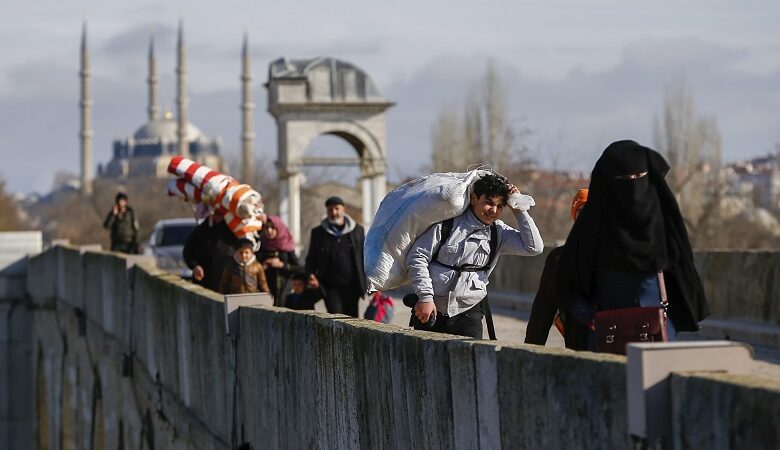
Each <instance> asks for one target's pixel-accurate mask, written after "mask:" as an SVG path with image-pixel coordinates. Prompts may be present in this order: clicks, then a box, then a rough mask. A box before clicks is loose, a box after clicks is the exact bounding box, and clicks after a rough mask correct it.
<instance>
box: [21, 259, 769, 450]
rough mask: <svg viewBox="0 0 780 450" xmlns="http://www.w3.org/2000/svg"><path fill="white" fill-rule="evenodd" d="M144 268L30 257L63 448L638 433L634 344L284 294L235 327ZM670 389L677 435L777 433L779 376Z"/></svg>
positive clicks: (50, 403) (605, 442)
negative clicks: (446, 323) (301, 302)
mask: <svg viewBox="0 0 780 450" xmlns="http://www.w3.org/2000/svg"><path fill="white" fill-rule="evenodd" d="M528 259H531V258H528ZM129 265H130V261H128V259H127V258H125V257H123V256H121V255H116V254H110V253H104V252H91V251H86V252H82V251H80V250H79V249H78V248H72V247H62V246H61V247H56V248H53V249H49V250H47V251H46V252H44V253H42V254H40V255H38V256H36V257H33V258H31V259H30V264H29V266H28V267H29V272H28V284H27V286H28V294H29V295H30V297H31V299H32V302H33V304H34V305H35V306H34V307H35V319H34V330H33V334H34V341H35V348H34V352H35V354H36V355H37V357H36V361H37V362H36V364H35V367H34V370H33V372H34V373H33V374H31V376H32V377H33V378H32V379H34V380H36V382H35V383H34V385H35V386H36V388H35V390H36V392H35V399H36V405H37V412H38V417H39V420H38V427H37V436H38V439H46V440H47V442H49V443H56V444H58V445H53V446H52V447H50V448H62V447H67V445H65V444H72V447H73V448H87V447H89V443H90V442H91V441H90V440H93V441H94V442H102V443H103V444H104V445H105V447H106V448H117V447H118V446H119V442H120V441H121V442H122V445H123V448H140V447H141V443H145V445H146V446H147V447H148V448H151V447H154V448H188V447H191V448H205V449H211V448H213V449H222V448H230V447H231V446H233V445H238V444H241V443H249V444H251V445H252V448H302V447H303V448H426V449H430V448H485V449H487V448H490V449H495V448H572V447H576V448H629V447H630V446H631V440H630V438H629V436H628V434H627V404H626V368H625V359H624V358H623V357H620V356H613V355H599V354H593V353H587V352H581V353H575V352H571V351H568V350H562V349H550V348H543V347H534V346H524V345H509V344H506V343H502V342H500V341H499V342H488V341H479V342H478V341H473V340H467V339H462V338H458V337H455V336H448V335H441V334H431V333H425V332H418V331H413V330H409V329H405V328H400V327H396V326H392V325H383V324H378V323H375V322H370V321H365V320H362V319H353V318H347V317H344V316H339V315H330V314H324V313H317V312H298V311H291V310H285V309H280V308H274V307H260V308H247V309H242V310H241V311H240V333H241V334H240V335H239V336H238V337H236V338H231V337H228V336H226V334H225V325H224V317H223V306H222V302H221V296H219V295H217V294H215V293H212V292H210V291H207V290H205V289H202V288H200V287H197V286H194V285H192V284H190V283H187V282H185V281H182V280H180V279H177V278H176V277H173V276H170V275H166V274H165V273H163V272H161V271H159V270H157V269H154V268H152V267H149V266H144V265H142V264H141V265H135V266H133V267H132V268H128V266H129ZM671 395H672V400H673V401H672V404H673V411H671V412H670V414H672V415H673V417H675V418H678V419H679V420H680V423H681V424H684V426H679V427H677V428H676V429H675V433H676V434H675V448H728V447H730V446H731V447H734V446H733V445H732V444H734V443H738V444H739V445H737V447H741V448H772V447H776V444H777V443H778V442H780V430H778V429H777V427H773V426H764V425H766V423H767V420H771V418H776V417H780V383H778V382H776V381H769V380H761V379H757V378H753V377H738V376H725V375H697V374H686V375H680V376H675V380H674V381H673V383H672V390H671ZM724 427H725V428H724ZM716 428H717V429H727V430H728V439H726V438H725V437H724V435H723V433H720V432H719V433H713V431H712V430H714V429H716ZM692 443H694V444H695V445H693V444H692Z"/></svg>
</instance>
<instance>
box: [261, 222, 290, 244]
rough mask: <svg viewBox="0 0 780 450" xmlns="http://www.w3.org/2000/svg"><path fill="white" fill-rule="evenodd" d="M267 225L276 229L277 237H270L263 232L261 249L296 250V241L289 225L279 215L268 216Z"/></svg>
mask: <svg viewBox="0 0 780 450" xmlns="http://www.w3.org/2000/svg"><path fill="white" fill-rule="evenodd" d="M266 226H271V227H273V228H274V229H275V230H276V237H275V238H273V239H269V238H268V236H267V235H266V234H265V233H263V234H262V236H261V242H262V244H261V246H260V251H263V252H292V251H295V241H294V240H293V238H292V235H291V234H290V230H289V229H288V228H287V225H285V224H284V222H282V219H281V217H279V216H268V220H267V221H266Z"/></svg>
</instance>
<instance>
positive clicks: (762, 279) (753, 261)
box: [490, 248, 780, 325]
mask: <svg viewBox="0 0 780 450" xmlns="http://www.w3.org/2000/svg"><path fill="white" fill-rule="evenodd" d="M550 250H552V248H547V249H545V251H544V253H543V254H541V255H539V256H533V257H527V256H502V257H501V259H500V260H499V263H498V266H496V269H495V270H494V272H493V275H492V276H491V282H490V289H493V290H496V291H505V292H536V290H537V289H538V288H539V278H540V277H541V274H542V270H543V269H544V262H545V259H546V258H547V255H548V254H549V253H550ZM694 260H695V263H696V268H697V270H698V271H699V276H700V277H701V280H702V283H703V284H704V290H705V293H706V295H707V300H708V301H709V304H710V310H711V313H712V316H713V317H720V318H728V319H745V320H752V321H757V322H766V323H770V324H774V325H780V301H778V299H780V251H758V250H756V251H749V250H746V251H732V250H723V251H716V250H708V251H697V252H694Z"/></svg>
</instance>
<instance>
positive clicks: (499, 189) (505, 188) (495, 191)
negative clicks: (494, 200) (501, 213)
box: [474, 173, 509, 201]
mask: <svg viewBox="0 0 780 450" xmlns="http://www.w3.org/2000/svg"><path fill="white" fill-rule="evenodd" d="M474 194H475V195H476V196H477V198H479V197H482V196H483V195H484V196H486V197H487V198H491V197H495V196H500V197H501V198H503V199H504V201H506V200H507V198H508V197H509V181H507V179H506V178H504V177H502V176H501V175H498V174H494V173H490V174H487V175H485V176H483V177H482V178H480V179H479V180H477V181H476V182H474Z"/></svg>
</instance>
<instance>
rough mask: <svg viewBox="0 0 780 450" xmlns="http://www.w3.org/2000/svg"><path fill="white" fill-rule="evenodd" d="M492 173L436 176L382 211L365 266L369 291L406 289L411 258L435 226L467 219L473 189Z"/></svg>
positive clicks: (394, 195) (398, 192)
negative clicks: (408, 258) (419, 240)
mask: <svg viewBox="0 0 780 450" xmlns="http://www.w3.org/2000/svg"><path fill="white" fill-rule="evenodd" d="M488 173H491V172H489V171H487V170H472V171H471V172H465V173H454V172H448V173H434V174H431V175H427V176H424V177H421V178H417V179H415V180H412V181H409V182H408V183H406V184H403V185H402V186H399V187H398V188H396V189H395V190H393V191H392V192H390V193H389V194H387V196H385V198H384V200H382V203H381V204H380V205H379V210H378V211H377V213H376V216H375V217H374V221H373V222H372V223H371V228H369V230H368V234H367V235H366V243H365V247H364V249H363V250H364V251H363V262H364V265H365V271H366V277H367V278H368V291H369V292H374V291H381V290H387V289H392V288H396V287H398V286H402V285H404V284H406V283H407V282H408V281H409V274H408V272H407V270H406V255H407V253H408V252H409V249H410V248H411V246H412V244H414V241H416V240H417V238H418V237H419V236H420V235H422V234H423V233H425V231H426V230H427V229H428V228H430V227H431V226H432V225H434V224H437V223H439V222H443V221H445V220H447V219H449V218H450V217H455V216H458V215H460V214H461V213H463V211H465V210H466V208H467V207H468V205H469V194H470V193H471V185H472V184H474V182H475V181H476V180H478V179H479V178H481V177H482V176H484V175H486V174H488Z"/></svg>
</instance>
